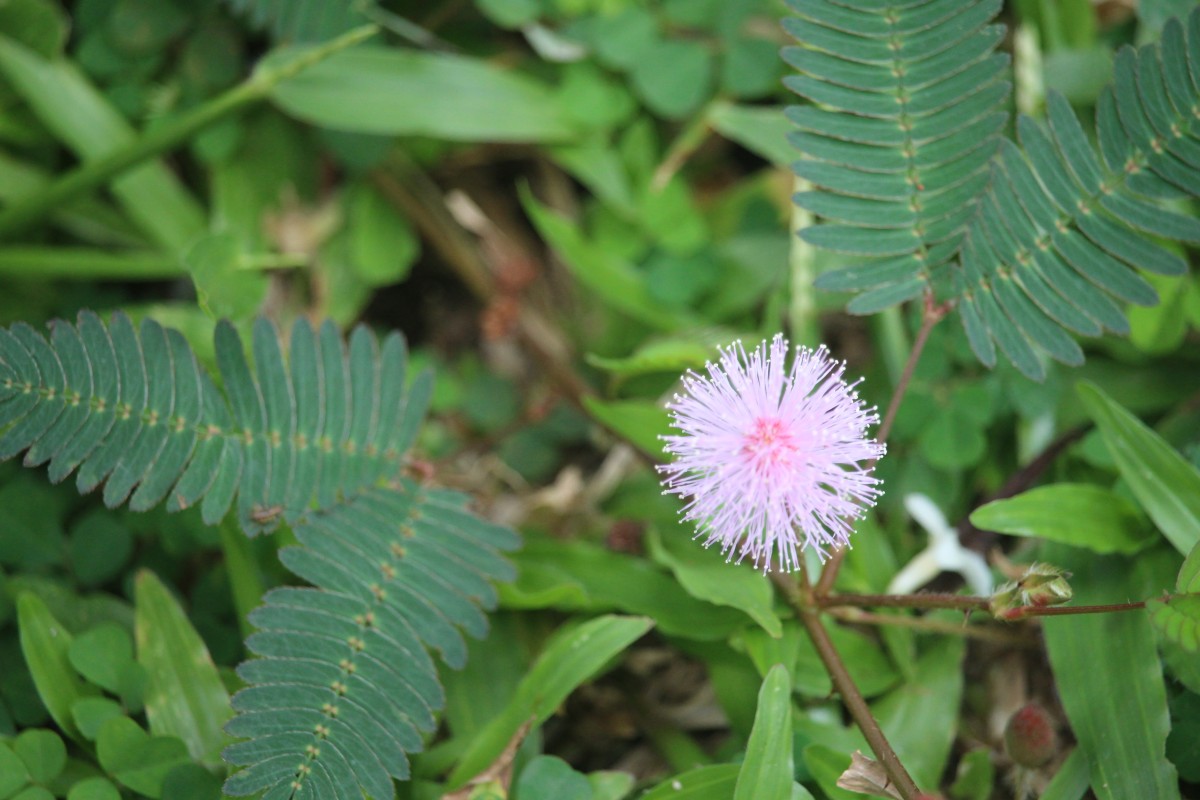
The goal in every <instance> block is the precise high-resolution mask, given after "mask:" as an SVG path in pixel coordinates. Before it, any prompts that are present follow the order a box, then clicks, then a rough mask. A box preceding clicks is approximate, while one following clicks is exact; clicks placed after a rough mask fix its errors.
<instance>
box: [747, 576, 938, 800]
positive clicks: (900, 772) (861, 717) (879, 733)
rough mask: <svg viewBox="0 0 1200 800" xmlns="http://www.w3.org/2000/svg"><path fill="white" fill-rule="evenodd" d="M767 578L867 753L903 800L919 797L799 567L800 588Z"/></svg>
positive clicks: (784, 579)
mask: <svg viewBox="0 0 1200 800" xmlns="http://www.w3.org/2000/svg"><path fill="white" fill-rule="evenodd" d="M771 578H772V580H773V581H774V582H775V585H776V586H777V587H778V588H779V590H780V592H781V593H782V594H783V596H784V598H785V599H786V600H787V602H788V605H790V606H791V607H792V609H793V610H794V611H795V612H796V616H797V618H798V619H799V620H800V622H801V624H803V625H804V629H805V630H806V631H808V636H809V638H810V639H812V643H813V647H815V648H816V651H817V655H818V656H819V657H820V659H821V663H822V664H824V665H825V671H826V672H828V673H829V677H830V679H831V680H832V681H833V686H834V688H835V689H836V690H837V692H838V694H840V695H841V696H842V702H843V703H844V704H845V705H846V710H847V711H849V712H850V717H851V718H852V719H853V720H854V722H855V724H856V725H858V729H859V730H860V731H862V734H863V738H865V739H866V740H867V744H869V745H870V746H871V751H872V752H874V753H875V757H876V758H877V759H879V763H880V764H882V765H883V768H884V770H886V771H887V774H888V778H889V779H890V780H891V782H892V783H893V784H894V785H895V787H896V789H897V790H898V791H899V792H900V796H901V797H902V798H903V799H904V800H915V798H917V797H919V796H920V794H921V790H920V789H918V788H917V784H916V782H915V781H914V780H913V779H912V776H911V775H909V774H908V770H906V769H905V768H904V765H903V764H902V763H900V757H899V756H897V755H896V751H895V750H893V749H892V745H891V744H890V743H889V742H888V740H887V736H885V735H884V733H883V729H882V728H880V727H879V723H878V722H877V721H876V720H875V716H874V715H873V714H872V713H871V708H870V707H869V706H868V705H867V701H866V699H865V698H864V697H863V696H862V692H860V691H859V690H858V686H857V684H855V683H854V679H853V678H851V677H850V673H849V671H848V670H847V669H846V664H845V662H843V661H842V656H841V654H840V653H838V651H837V648H836V647H835V646H834V644H833V640H832V639H830V638H829V631H827V630H825V626H824V625H822V624H821V617H820V614H819V613H818V611H817V610H816V609H815V607H814V605H813V603H812V600H813V597H812V587H811V586H810V585H809V582H808V575H807V573H806V572H805V571H804V569H803V567H801V569H800V578H801V583H802V585H797V584H796V583H795V582H794V581H793V580H791V578H790V577H788V576H787V575H785V574H782V573H778V572H776V573H772V575H771Z"/></svg>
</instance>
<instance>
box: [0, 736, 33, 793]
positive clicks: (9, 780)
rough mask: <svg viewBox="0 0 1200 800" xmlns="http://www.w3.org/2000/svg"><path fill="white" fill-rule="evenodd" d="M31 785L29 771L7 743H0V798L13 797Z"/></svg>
mask: <svg viewBox="0 0 1200 800" xmlns="http://www.w3.org/2000/svg"><path fill="white" fill-rule="evenodd" d="M27 783H29V770H28V769H26V767H25V762H24V761H22V760H21V757H20V756H18V755H17V754H16V753H14V752H13V751H12V748H11V747H10V746H9V745H8V743H7V742H0V797H11V796H12V795H14V794H16V793H17V790H18V789H20V788H21V787H22V786H24V785H25V784H27Z"/></svg>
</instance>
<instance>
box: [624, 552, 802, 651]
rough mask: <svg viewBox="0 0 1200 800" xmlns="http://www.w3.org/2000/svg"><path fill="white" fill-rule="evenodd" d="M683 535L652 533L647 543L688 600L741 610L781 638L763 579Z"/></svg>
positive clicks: (769, 591)
mask: <svg viewBox="0 0 1200 800" xmlns="http://www.w3.org/2000/svg"><path fill="white" fill-rule="evenodd" d="M683 533H684V531H683V530H682V529H675V530H673V531H671V532H670V535H668V536H666V537H661V536H659V535H658V532H657V531H652V532H651V533H650V534H649V535H648V537H647V542H648V544H649V546H650V553H651V556H652V557H653V558H654V560H655V561H657V562H659V563H660V564H663V565H665V566H667V567H668V568H669V569H670V570H671V572H672V573H674V575H675V578H676V580H678V581H679V583H680V585H681V586H683V588H684V589H686V590H687V592H688V594H690V595H691V596H692V597H695V598H697V599H699V600H705V601H707V602H709V603H712V604H714V605H718V606H729V607H730V608H736V609H738V610H740V611H744V612H745V613H746V615H747V616H749V617H750V618H751V619H753V620H754V621H755V622H757V623H758V624H759V625H761V626H762V628H763V630H765V631H766V632H767V633H768V634H770V635H771V636H773V637H776V638H778V637H779V636H782V635H783V627H782V625H781V623H780V621H779V617H778V615H776V613H775V609H774V599H775V592H774V590H773V589H772V587H771V582H770V581H769V580H768V579H767V576H766V575H764V574H762V573H760V572H756V571H755V570H752V569H743V568H741V567H740V566H735V565H733V564H730V563H729V561H728V560H727V559H726V558H725V557H724V556H722V555H721V554H720V553H719V552H717V551H716V550H714V549H712V548H704V547H700V546H699V545H698V543H696V542H694V541H690V540H687V539H686V538H685V537H684V536H683V535H681V534H683Z"/></svg>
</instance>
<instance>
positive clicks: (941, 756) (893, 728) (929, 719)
mask: <svg viewBox="0 0 1200 800" xmlns="http://www.w3.org/2000/svg"><path fill="white" fill-rule="evenodd" d="M965 652H966V647H965V642H964V640H963V639H960V638H956V637H946V638H945V639H941V640H939V641H937V642H936V643H934V644H933V645H932V646H931V647H930V648H929V649H928V650H926V651H925V652H924V653H922V654H921V656H920V658H919V659H918V660H917V664H916V668H915V669H914V670H913V674H914V675H915V677H914V678H913V680H911V681H908V682H907V683H904V684H901V685H900V687H899V688H897V689H895V690H893V691H892V692H889V693H888V694H886V695H884V696H883V697H882V698H880V699H879V700H877V701H875V702H874V703H872V705H871V711H872V712H873V713H874V714H875V718H876V719H878V720H879V725H880V727H881V728H883V732H884V733H885V734H886V735H887V736H888V738H889V740H890V741H891V742H892V746H893V747H894V748H895V750H896V755H898V756H900V761H901V762H902V763H903V764H904V766H905V767H906V768H907V769H908V771H909V773H910V774H911V775H912V777H913V780H915V781H916V782H917V785H918V786H924V787H932V786H937V785H938V780H939V779H940V777H941V775H942V772H943V771H944V770H945V768H946V762H947V761H948V760H949V758H950V748H951V746H952V745H953V744H954V739H955V736H956V731H957V728H958V713H959V707H960V703H961V701H962V694H963V672H962V660H963V655H964V654H965ZM911 731H924V735H922V736H916V737H914V736H911V735H909V734H910V733H911Z"/></svg>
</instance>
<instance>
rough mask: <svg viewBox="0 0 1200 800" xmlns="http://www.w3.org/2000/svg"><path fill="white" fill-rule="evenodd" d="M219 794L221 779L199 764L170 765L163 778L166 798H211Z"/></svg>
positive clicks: (181, 799) (183, 799)
mask: <svg viewBox="0 0 1200 800" xmlns="http://www.w3.org/2000/svg"><path fill="white" fill-rule="evenodd" d="M220 796H221V779H220V778H218V777H217V776H216V775H214V774H212V773H211V772H209V771H208V770H207V769H205V768H204V767H202V766H200V765H199V764H179V765H177V766H174V767H171V769H170V770H169V771H168V772H167V774H166V776H165V777H164V778H163V797H164V798H166V799H167V800H213V798H217V797H220Z"/></svg>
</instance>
